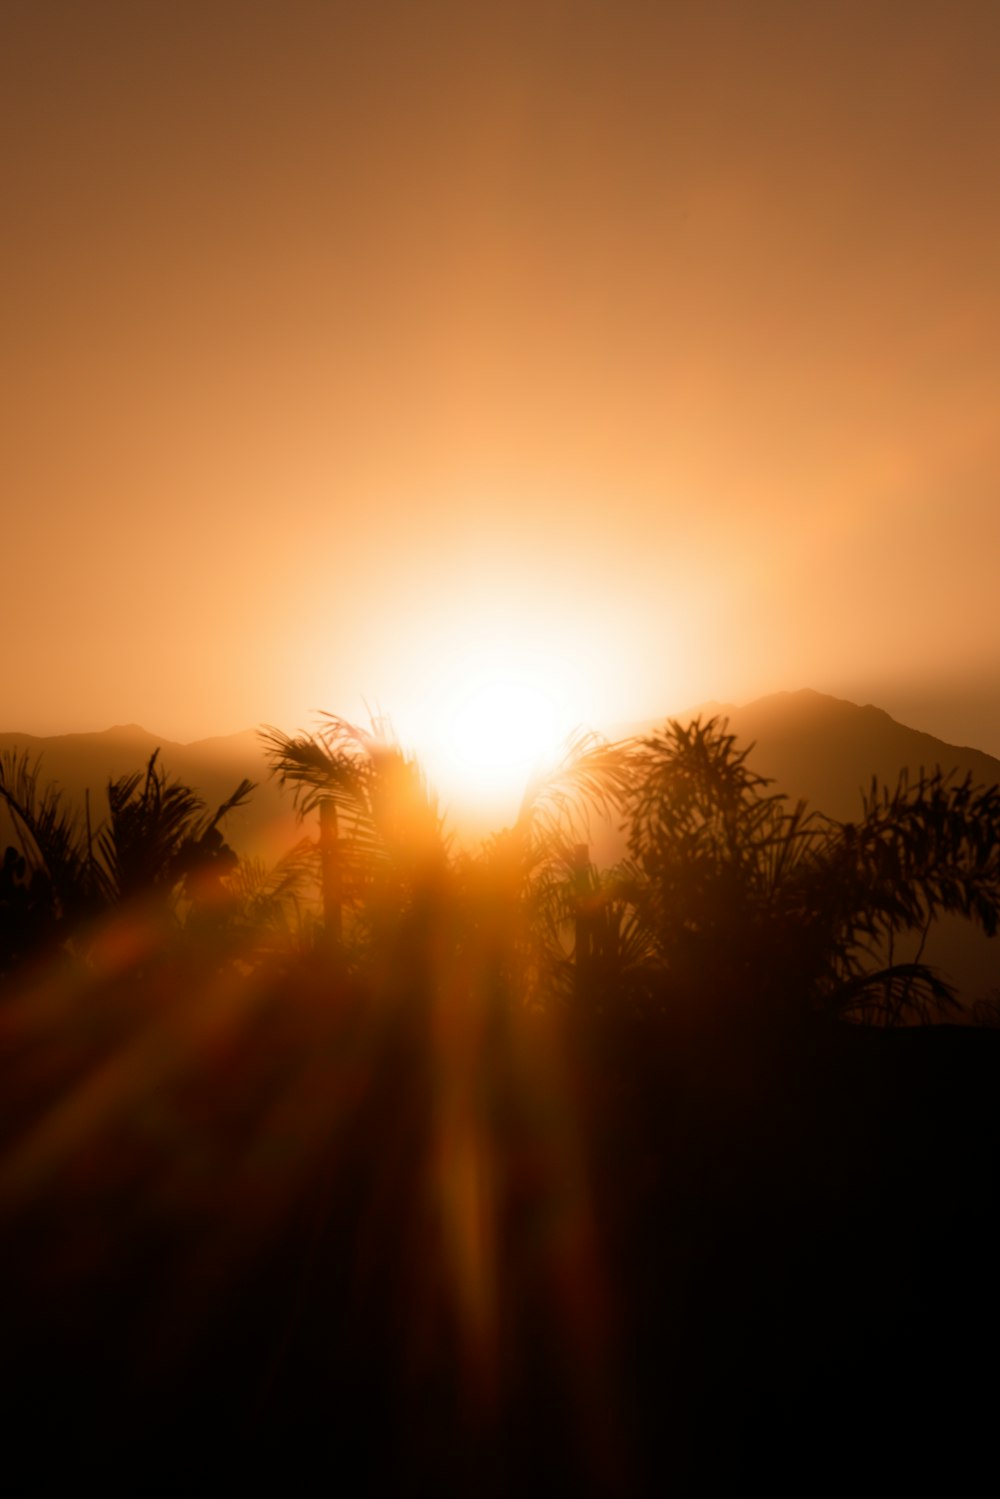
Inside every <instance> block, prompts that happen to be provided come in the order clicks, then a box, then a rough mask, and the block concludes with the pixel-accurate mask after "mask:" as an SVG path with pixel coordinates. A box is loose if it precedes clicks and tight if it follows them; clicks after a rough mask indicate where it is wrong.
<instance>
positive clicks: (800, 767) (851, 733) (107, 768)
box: [0, 689, 1000, 997]
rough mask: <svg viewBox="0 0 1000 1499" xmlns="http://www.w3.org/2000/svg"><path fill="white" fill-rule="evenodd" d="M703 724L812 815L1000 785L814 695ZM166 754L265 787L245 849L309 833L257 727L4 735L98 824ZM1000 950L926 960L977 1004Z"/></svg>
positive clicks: (257, 797)
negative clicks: (896, 789)
mask: <svg viewBox="0 0 1000 1499" xmlns="http://www.w3.org/2000/svg"><path fill="white" fill-rule="evenodd" d="M697 715H701V716H702V717H703V718H705V717H717V718H720V719H725V720H727V721H728V725H729V731H730V732H731V733H733V734H735V736H736V738H737V741H738V742H739V743H740V744H742V745H752V746H753V748H752V749H751V751H750V756H749V763H750V765H751V766H752V767H753V768H754V769H756V770H757V771H759V772H760V773H761V774H762V775H764V776H767V777H768V778H769V779H770V780H771V781H772V782H773V789H774V790H778V791H782V792H784V793H786V794H787V795H788V796H789V797H790V798H791V800H792V801H796V800H798V799H799V798H804V799H805V800H806V801H807V802H808V803H809V806H810V807H812V808H815V809H817V810H819V811H821V812H824V813H826V814H827V815H828V816H830V817H834V818H836V819H838V820H839V821H852V820H855V819H856V818H857V817H858V816H859V815H860V811H861V798H862V794H863V793H864V792H865V791H866V790H867V789H868V788H869V787H870V786H871V781H872V776H873V775H875V776H877V777H878V780H879V782H880V784H883V785H888V786H889V787H890V788H891V787H892V786H894V785H895V784H896V781H897V779H898V777H899V775H900V773H901V772H903V771H907V772H908V773H909V774H910V776H911V777H915V776H917V775H919V773H920V771H921V770H927V771H930V770H932V769H933V768H934V767H935V766H940V767H941V768H942V769H943V770H945V771H952V772H954V774H955V775H956V777H958V778H961V777H964V776H965V775H967V774H971V776H972V779H973V781H974V782H976V783H977V784H981V785H994V784H1000V759H996V758H995V757H994V756H992V755H988V754H986V753H985V752H983V751H982V750H977V749H973V748H969V747H963V746H959V745H952V744H946V743H945V742H944V741H943V740H940V739H936V738H935V737H934V736H933V735H931V734H925V733H922V732H920V731H919V730H917V729H912V728H908V727H907V726H906V725H904V724H901V723H899V722H897V721H896V720H895V719H894V718H891V717H890V715H889V714H888V713H886V712H884V711H883V710H882V709H880V708H877V707H874V706H873V705H871V704H868V705H866V706H859V705H858V704H856V703H851V702H848V701H846V700H844V699H841V698H835V697H830V696H828V695H826V694H823V693H819V692H814V691H811V690H809V689H804V690H802V691H798V692H779V693H775V694H772V695H770V696H768V697H763V698H758V699H756V700H755V701H753V702H750V703H747V704H744V705H741V706H738V705H735V704H722V703H714V702H713V703H705V704H702V705H700V706H699V707H698V708H696V709H692V710H691V711H690V712H688V713H686V714H683V715H679V716H680V717H681V718H682V719H684V720H690V719H692V718H694V717H695V716H697ZM658 722H659V721H654V720H644V721H642V722H640V723H632V724H628V725H622V726H620V728H619V729H618V731H617V735H616V737H625V736H627V735H633V734H636V735H642V734H648V733H650V732H651V731H652V730H653V729H654V728H655V727H656V726H657V723H658ZM157 750H159V753H160V761H161V763H162V765H163V767H164V768H165V769H166V771H167V772H168V774H169V775H170V776H171V777H173V778H176V779H177V780H179V781H182V782H183V783H184V784H186V785H189V786H192V787H194V788H195V789H196V790H197V791H198V792H199V793H200V794H201V796H202V797H203V798H204V800H205V802H206V804H207V805H208V806H209V807H212V808H214V807H215V806H217V805H218V804H220V803H221V802H222V801H224V800H225V798H226V797H227V796H228V795H230V793H231V792H232V791H233V790H234V789H235V787H236V786H237V785H238V783H239V782H240V780H241V779H243V778H244V777H246V778H247V779H249V780H251V781H253V782H254V783H255V785H256V788H257V789H256V790H255V791H254V793H253V796H252V798H251V800H250V802H249V804H248V805H247V806H245V807H242V808H239V809H237V810H236V811H235V812H234V813H232V814H231V816H230V818H229V819H227V822H226V824H225V831H226V836H227V838H228V840H229V841H230V842H231V843H232V845H233V846H234V847H235V848H236V849H237V850H238V851H239V852H241V853H244V854H249V855H255V856H258V857H261V858H264V859H266V860H273V859H275V858H276V857H278V856H279V855H280V854H281V853H283V852H284V851H286V850H287V849H288V848H289V847H290V846H291V844H292V843H293V842H294V841H295V839H296V838H298V837H300V836H301V828H300V827H299V826H298V823H297V820H296V817H295V812H294V809H293V806H292V801H291V797H290V796H289V795H288V794H287V793H285V792H283V791H282V790H281V789H280V788H279V787H278V786H277V784H276V783H275V781H274V780H273V779H271V778H270V776H269V771H268V765H267V761H266V760H265V758H264V754H263V750H262V747H261V744H260V740H259V738H258V736H257V734H256V732H255V731H254V730H246V731H245V732H243V733H239V734H231V735H226V736H223V737H218V738H210V739H201V740H197V741H195V742H194V743H191V744H178V743H174V742H171V741H169V740H165V739H163V738H160V737H158V736H156V735H155V734H151V733H149V732H148V731H147V730H145V729H143V728H140V727H139V726H138V725H136V724H128V725H124V726H120V727H117V728H112V729H107V730H104V731H103V732H101V733H91V734H61V735H55V736H49V737H39V736H35V735H31V734H20V733H12V732H6V733H0V753H4V754H6V753H8V752H12V751H13V752H17V751H20V752H27V753H28V755H29V756H30V757H31V758H32V759H33V760H34V759H39V760H40V766H41V769H40V782H42V783H44V782H47V781H54V782H56V783H57V784H58V785H59V786H60V788H61V789H62V791H63V795H64V797H65V799H66V801H67V802H68V803H69V804H70V805H73V806H77V807H79V808H81V809H82V807H83V805H84V799H85V796H86V794H87V791H88V789H89V792H90V802H91V815H92V817H93V819H94V822H95V824H96V823H98V822H99V821H100V820H101V816H102V814H103V810H104V788H105V787H106V785H107V782H108V780H109V779H110V778H113V777H116V776H120V775H124V774H126V773H128V772H130V771H136V770H141V769H142V768H143V767H144V766H145V765H146V763H147V762H148V760H149V758H150V756H151V755H152V754H153V753H154V751H157ZM10 835H11V830H10V827H9V823H8V822H7V821H6V814H5V813H4V814H2V815H0V843H3V844H6V842H7V841H9V839H10ZM620 852H621V846H620V840H618V839H616V838H615V836H614V835H613V834H607V833H599V832H597V831H596V830H595V855H596V857H597V858H598V860H599V862H604V861H607V860H609V859H612V858H613V857H615V856H616V855H620ZM998 948H1000V944H995V943H993V942H990V941H988V940H987V939H986V938H984V937H983V936H982V935H981V934H980V933H978V932H975V931H973V930H972V929H971V928H970V927H969V926H968V924H967V923H964V922H959V921H957V920H956V921H948V922H944V923H941V924H940V926H939V929H938V930H936V931H935V932H934V933H933V934H932V941H931V943H930V944H929V945H928V949H927V953H926V956H927V958H928V961H930V962H933V963H936V964H937V965H938V966H939V967H940V968H941V969H942V970H943V971H944V972H945V973H947V974H948V975H949V976H950V977H952V978H953V979H954V981H955V982H957V983H958V986H959V988H960V989H961V991H962V992H963V993H964V994H966V995H967V996H971V997H978V996H984V995H986V994H989V993H991V992H992V991H993V990H995V989H997V988H998V987H1000V951H998Z"/></svg>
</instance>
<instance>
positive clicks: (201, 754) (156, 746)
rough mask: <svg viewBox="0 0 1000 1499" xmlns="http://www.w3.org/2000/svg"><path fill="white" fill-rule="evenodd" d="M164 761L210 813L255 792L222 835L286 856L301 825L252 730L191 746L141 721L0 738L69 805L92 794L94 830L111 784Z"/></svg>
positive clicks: (2, 821) (244, 848) (1, 747)
mask: <svg viewBox="0 0 1000 1499" xmlns="http://www.w3.org/2000/svg"><path fill="white" fill-rule="evenodd" d="M156 750H159V752H160V755H159V764H160V765H162V767H163V768H164V770H165V771H166V772H167V774H168V776H169V777H170V778H171V779H172V780H177V781H181V782H183V783H184V784H185V785H187V786H191V787H193V788H194V789H195V790H196V791H197V792H198V793H199V795H200V796H202V797H203V798H204V800H205V803H206V806H207V807H209V808H210V809H211V810H213V811H214V809H215V808H216V807H217V806H219V805H220V804H221V803H222V802H224V801H225V800H226V798H227V797H228V796H230V795H231V794H232V792H233V791H234V790H235V789H236V787H237V786H238V785H239V783H240V781H241V780H243V779H244V777H245V778H246V779H247V780H250V781H253V782H254V783H255V785H256V787H257V789H256V791H255V792H254V794H253V796H252V797H251V799H250V801H249V803H248V804H247V806H245V807H239V808H237V809H236V810H235V811H234V812H232V813H231V814H230V815H229V816H228V817H227V819H226V822H225V825H224V831H225V833H226V836H227V838H228V840H229V841H230V842H231V844H232V845H233V847H234V848H236V849H237V850H238V851H239V852H240V853H242V854H250V855H258V856H260V857H262V858H266V859H268V860H271V859H274V858H276V857H278V856H279V855H280V854H282V853H284V852H285V851H286V850H287V849H288V848H289V847H290V846H291V844H292V843H293V842H294V841H295V839H296V838H297V837H300V836H301V830H300V829H298V828H297V825H296V821H295V814H294V811H293V808H292V799H291V796H290V795H289V794H287V793H285V792H283V791H281V790H280V789H279V787H278V786H277V784H276V783H275V782H274V781H272V780H271V779H270V778H269V774H268V766H267V762H266V760H265V759H264V755H263V752H262V750H261V748H260V741H259V740H258V737H257V734H256V732H255V731H254V730H252V729H248V730H246V731H245V732H244V733H241V734H228V735H225V736H222V737H219V738H214V739H199V740H197V741H196V742H195V743H193V744H177V743H175V742H173V741H172V740H169V739H164V738H162V737H160V736H158V735H156V734H150V733H149V732H148V730H146V729H143V728H140V727H139V725H138V724H124V725H121V726H119V727H117V728H113V729H104V730H103V731H102V732H100V733H96V734H57V735H52V736H49V737H46V738H41V737H39V736H37V735H34V734H18V733H0V753H7V752H9V751H27V752H28V754H29V755H30V756H31V758H32V760H36V759H39V758H40V760H41V771H40V782H41V783H43V784H44V783H47V782H50V781H54V782H56V783H57V784H58V786H59V787H60V789H61V790H62V792H63V797H64V801H65V802H66V803H67V804H68V805H70V806H74V807H78V808H81V809H82V808H83V805H84V800H85V796H86V793H87V791H88V790H89V792H90V807H91V818H92V821H93V824H94V826H95V827H96V826H97V824H98V823H99V822H100V821H101V819H102V818H103V817H104V816H105V815H106V812H107V801H106V799H105V791H106V788H107V784H108V781H109V780H113V779H114V778H115V777H117V776H121V775H127V774H128V773H129V772H131V771H137V770H143V769H144V768H145V766H146V764H147V763H148V761H149V758H150V756H151V755H152V754H153V753H154V751H156ZM9 839H10V827H9V822H8V820H7V813H6V811H5V810H0V840H2V841H3V842H4V843H6V842H7V841H9Z"/></svg>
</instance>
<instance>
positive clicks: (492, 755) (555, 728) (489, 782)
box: [400, 649, 586, 820]
mask: <svg viewBox="0 0 1000 1499" xmlns="http://www.w3.org/2000/svg"><path fill="white" fill-rule="evenodd" d="M579 675H580V674H579V671H574V670H573V669H572V667H571V665H570V663H568V662H567V661H565V660H564V659H553V658H551V657H547V656H544V655H541V654H540V653H537V652H532V651H529V650H527V649H525V650H522V651H521V652H513V651H508V652H505V653H497V652H485V651H484V652H482V653H480V654H475V655H470V656H469V657H468V658H467V659H466V660H464V661H463V662H462V663H461V664H460V665H458V666H456V668H455V669H454V670H452V671H451V672H449V673H446V674H444V675H442V676H441V677H440V678H438V680H437V681H436V682H434V683H433V684H432V685H431V687H430V688H429V689H428V691H427V693H426V696H425V699H424V702H423V703H422V705H421V706H420V708H419V710H418V711H416V712H414V713H413V714H411V715H410V716H409V719H408V722H407V723H406V725H405V726H404V725H401V726H400V727H402V728H404V737H405V738H406V739H407V741H408V742H409V743H412V745H413V747H414V749H415V750H416V753H417V754H418V756H419V757H420V759H421V762H422V763H423V765H424V767H425V769H426V771H427V774H428V776H429V777H430V780H431V782H432V784H433V785H434V787H435V788H436V790H437V791H438V793H439V794H440V795H441V797H442V798H443V800H444V802H445V803H446V804H447V806H448V807H449V809H450V810H451V811H452V812H453V813H456V814H457V815H458V816H459V817H460V818H461V817H464V816H467V815H468V814H469V813H470V812H472V813H477V814H481V815H482V816H483V817H489V818H494V817H497V816H499V817H500V818H501V820H509V819H510V818H511V817H513V816H514V815H515V813H516V811H517V805H518V803H519V801H520V798H521V796H522V794H523V792H524V789H525V787H526V785H527V783H528V782H529V780H530V779H531V777H532V776H533V775H535V774H537V773H538V772H539V771H543V770H544V769H545V768H546V767H547V766H549V765H551V764H552V763H553V762H554V761H555V760H556V759H557V758H558V752H559V745H560V743H561V742H562V740H563V739H564V738H565V737H566V735H567V734H568V733H569V732H570V731H571V730H572V729H573V728H574V727H576V725H577V724H578V723H580V722H581V721H583V720H584V719H585V717H586V713H585V703H584V698H583V694H582V693H581V692H580V690H579Z"/></svg>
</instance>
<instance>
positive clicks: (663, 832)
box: [623, 718, 1000, 1023]
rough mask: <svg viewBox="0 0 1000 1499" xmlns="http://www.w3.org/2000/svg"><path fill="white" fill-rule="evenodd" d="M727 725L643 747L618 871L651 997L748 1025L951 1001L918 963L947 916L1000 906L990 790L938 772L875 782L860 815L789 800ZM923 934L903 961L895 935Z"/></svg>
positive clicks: (924, 1013) (992, 915)
mask: <svg viewBox="0 0 1000 1499" xmlns="http://www.w3.org/2000/svg"><path fill="white" fill-rule="evenodd" d="M751 749H752V746H748V747H746V748H743V749H738V748H737V746H736V743H735V739H734V736H733V735H731V734H729V733H727V732H726V724H725V722H722V723H720V722H719V720H717V719H714V718H713V719H709V720H708V721H702V720H701V719H695V720H694V722H692V723H691V724H690V725H688V726H686V727H685V726H682V725H681V724H679V723H676V722H669V723H668V724H667V725H666V727H665V728H664V729H663V730H662V731H660V732H658V733H656V734H654V735H652V736H650V737H649V738H647V739H645V740H643V741H642V743H641V745H640V747H639V750H638V752H637V755H636V757H635V758H634V761H633V770H634V779H633V781H632V785H631V789H630V799H629V820H630V830H629V850H630V854H631V856H632V865H631V869H630V870H628V871H623V880H624V886H625V888H627V889H628V890H629V893H630V897H631V899H632V901H633V903H634V905H635V908H636V911H637V913H638V915H639V918H640V921H641V923H642V925H643V926H644V928H645V929H646V931H647V933H648V935H649V938H650V940H651V943H652V946H653V949H654V952H655V955H656V982H655V985H654V987H655V990H656V992H657V995H658V998H659V1000H660V1001H661V1002H662V1001H664V1000H665V999H668V998H669V997H670V996H675V997H679V996H684V997H687V998H691V999H693V1000H694V1001H695V1002H697V1003H699V1004H701V1005H703V1006H705V1007H706V1008H707V1009H714V1010H719V1011H721V1012H722V1013H724V1014H725V1015H726V1017H727V1018H730V1019H731V1018H734V1017H735V1016H736V1015H738V1014H739V1013H745V1014H749V1015H755V1016H756V1017H757V1018H762V1017H763V1018H767V1017H773V1016H774V1015H775V1014H776V1013H777V1012H778V1011H780V1010H782V1009H783V1010H785V1011H786V1012H788V1011H790V1010H798V1011H801V1010H802V1009H803V1008H805V1007H809V1006H812V1007H813V1008H818V1009H823V1010H826V1011H828V1012H832V1013H837V1014H842V1015H853V1016H859V1017H862V1018H865V1019H869V1020H877V1021H879V1022H880V1023H894V1022H896V1021H898V1020H900V1019H902V1018H905V1017H917V1018H924V1019H926V1018H929V1017H930V1016H931V1014H932V1013H934V1012H936V1011H938V1010H940V1008H941V1006H943V1005H948V1004H950V1003H952V1002H953V1000H954V995H953V992H952V990H951V989H950V987H949V986H948V984H947V983H945V982H944V981H943V980H942V979H940V978H939V977H938V976H937V975H936V974H935V973H934V972H933V970H932V969H931V968H929V967H928V966H927V965H926V964H925V963H923V962H922V961H921V957H922V951H923V940H922V939H923V938H924V937H925V936H926V933H927V931H928V929H929V927H930V925H931V924H932V922H933V921H934V920H935V919H936V917H937V916H939V915H940V914H942V913H944V912H958V913H960V914H962V915H964V916H966V917H968V918H970V919H972V920H974V921H976V922H977V923H978V924H979V925H980V926H981V927H982V928H983V929H984V930H985V931H986V932H987V933H989V934H992V933H994V932H995V931H996V928H997V922H998V915H1000V789H998V788H996V787H990V788H985V789H982V788H979V789H977V788H975V787H973V786H972V784H971V780H970V779H969V778H966V780H965V781H963V782H962V783H961V784H952V783H951V781H950V779H949V778H948V777H947V776H945V775H944V774H943V773H942V772H941V771H940V770H938V771H935V772H934V773H933V774H931V775H929V776H921V777H920V779H919V780H918V781H917V782H916V783H915V784H913V785H911V784H910V783H909V781H908V779H907V778H906V777H905V776H904V777H902V778H901V780H900V782H899V784H898V786H897V787H896V789H895V790H894V791H893V792H889V791H888V790H884V789H883V790H880V789H879V787H878V785H877V784H876V783H875V782H874V781H873V783H872V789H871V792H870V793H869V795H868V796H867V797H866V798H865V799H864V802H863V806H862V813H861V817H860V819H859V821H858V823H857V824H841V823H838V822H835V821H833V820H831V819H829V818H826V817H822V816H819V815H817V814H815V813H813V814H809V813H807V810H806V808H805V804H804V803H799V804H798V805H797V806H795V807H791V808H790V807H789V805H788V803H787V800H786V798H785V797H784V796H782V795H780V794H778V793H774V792H771V791H769V789H768V786H769V783H768V781H767V780H766V779H765V778H764V777H763V776H761V775H758V774H757V773H756V772H755V771H753V770H751V769H750V767H749V765H748V764H747V758H748V756H749V754H750V751H751ZM901 933H916V934H918V936H920V938H921V942H920V946H919V947H918V950H917V954H916V957H915V958H914V959H913V961H909V962H900V961H897V960H896V958H895V947H894V943H895V938H896V937H897V935H898V934H901Z"/></svg>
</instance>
